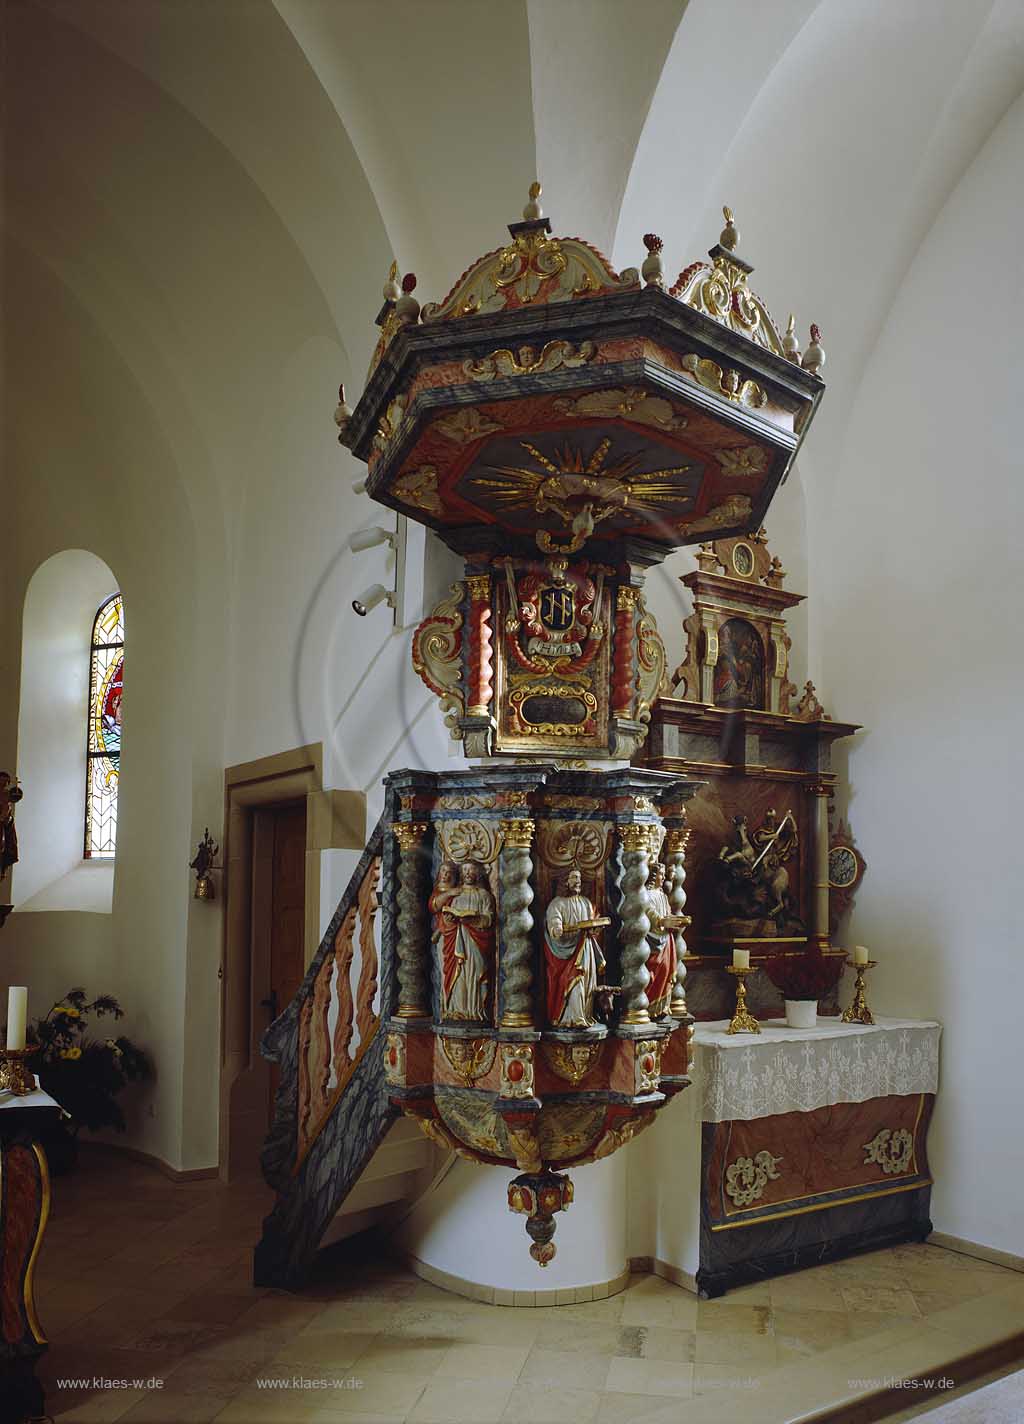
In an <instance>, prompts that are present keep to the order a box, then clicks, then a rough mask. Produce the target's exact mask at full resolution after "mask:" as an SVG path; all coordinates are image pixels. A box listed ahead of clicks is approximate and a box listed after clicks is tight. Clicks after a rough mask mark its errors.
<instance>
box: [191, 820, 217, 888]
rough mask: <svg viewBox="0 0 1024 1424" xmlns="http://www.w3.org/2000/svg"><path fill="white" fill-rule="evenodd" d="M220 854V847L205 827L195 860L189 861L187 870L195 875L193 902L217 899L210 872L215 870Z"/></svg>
mask: <svg viewBox="0 0 1024 1424" xmlns="http://www.w3.org/2000/svg"><path fill="white" fill-rule="evenodd" d="M219 854H220V846H219V845H217V844H216V842H215V841H214V840H213V839H212V838H211V836H210V828H209V826H207V827H206V830H205V831H204V833H203V839H202V840H201V841H200V842H199V845H198V847H197V849H196V856H195V860H192V861H189V869H190V870H194V871H195V873H196V885H195V889H194V890H193V891H192V898H193V899H194V900H215V899H216V898H217V887H216V885H215V884H214V882H213V876H212V875H211V874H210V871H211V870H217V869H219V867H218V866H217V863H216V862H217V856H218V855H219Z"/></svg>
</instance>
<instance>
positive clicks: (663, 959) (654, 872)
mask: <svg viewBox="0 0 1024 1424" xmlns="http://www.w3.org/2000/svg"><path fill="white" fill-rule="evenodd" d="M647 898H648V902H649V909H648V919H649V920H650V922H651V929H650V933H649V934H648V936H647V943H648V944H649V945H650V946H651V953H650V957H649V958H648V960H647V969H648V971H649V973H650V976H651V982H650V984H648V986H647V998H648V1001H649V1004H650V1008H649V1013H650V1016H651V1018H652V1019H658V1018H664V1016H665V1015H666V1014H667V1013H668V1004H669V999H670V997H671V994H672V985H673V982H674V981H675V977H676V938H675V934H674V933H673V926H674V925H675V924H676V923H678V917H676V916H674V915H673V914H672V908H671V906H670V905H669V902H668V895H667V894H666V893H665V867H664V865H663V864H662V863H661V861H660V860H656V861H654V862H653V864H652V865H651V872H650V879H649V880H648V882H647Z"/></svg>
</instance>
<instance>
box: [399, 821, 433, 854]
mask: <svg viewBox="0 0 1024 1424" xmlns="http://www.w3.org/2000/svg"><path fill="white" fill-rule="evenodd" d="M391 829H392V831H393V832H394V834H395V840H396V841H397V842H398V844H399V847H400V848H401V849H402V850H415V849H416V847H417V846H418V845H419V843H420V842H421V841H422V839H423V837H424V836H425V835H426V834H427V830H428V829H429V827H428V825H427V822H426V821H393V822H392V824H391Z"/></svg>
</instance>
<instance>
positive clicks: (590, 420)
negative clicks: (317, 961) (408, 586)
mask: <svg viewBox="0 0 1024 1424" xmlns="http://www.w3.org/2000/svg"><path fill="white" fill-rule="evenodd" d="M539 198H540V189H539V186H538V185H534V187H533V188H532V189H531V193H530V199H529V202H528V203H527V206H526V208H525V209H524V213H523V219H522V221H520V222H514V223H512V224H511V225H510V227H509V240H508V241H507V242H506V243H504V244H502V245H501V246H499V247H498V248H497V249H496V250H494V251H492V252H490V253H487V254H486V255H485V256H483V257H481V258H480V259H479V260H478V261H476V262H474V263H472V264H471V265H470V266H469V267H468V268H467V269H466V271H465V272H464V273H463V274H462V276H461V277H459V278H458V279H457V280H456V281H455V282H454V284H453V286H452V288H451V290H450V291H449V292H448V294H447V295H446V296H444V297H443V298H442V300H441V301H439V302H428V303H426V304H425V305H423V306H422V307H421V306H420V304H419V301H418V299H417V297H416V296H415V289H416V279H415V277H414V276H412V274H406V275H405V276H404V277H402V278H401V280H399V274H398V271H397V268H395V267H393V268H392V271H391V273H390V275H389V278H388V281H387V283H386V285H385V289H384V298H385V300H384V305H383V308H382V309H381V312H380V315H379V317H378V324H379V327H380V336H379V339H378V342H377V346H376V349H375V352H374V355H373V360H372V364H371V367H370V371H369V374H368V377H367V381H366V386H365V389H364V391H363V394H362V396H361V398H360V399H359V401H358V403H357V404H356V406H355V408H354V409H352V408H350V407H349V405H348V403H347V402H346V400H345V396H344V391H342V392H341V398H340V403H339V406H338V410H337V413H336V417H335V418H336V421H337V424H338V427H339V439H340V440H341V442H342V443H343V444H344V445H346V446H347V447H348V448H349V449H350V450H351V451H352V452H353V454H354V455H355V456H356V457H357V458H358V459H360V460H362V461H364V462H365V463H366V466H367V476H366V492H367V494H368V495H369V496H370V497H371V498H373V499H375V500H377V501H379V502H380V503H382V504H384V505H387V506H389V507H390V508H392V509H395V510H397V511H398V512H399V513H400V514H403V515H405V516H406V517H408V518H410V519H414V520H418V521H419V522H421V523H423V524H425V525H426V526H428V528H430V529H432V530H434V531H436V533H437V534H438V535H439V536H440V537H441V538H442V539H443V540H444V541H445V543H446V544H448V545H449V547H450V548H452V549H453V550H454V551H456V552H457V553H458V554H459V555H460V556H461V557H462V559H463V560H464V566H465V567H464V573H463V576H462V577H461V578H460V579H459V580H458V581H457V582H456V583H455V584H454V585H453V587H452V588H451V590H450V592H449V593H448V595H447V596H446V597H445V598H444V599H443V600H442V601H441V602H440V603H439V605H438V606H437V607H436V608H435V609H434V610H433V612H432V613H431V614H430V615H429V616H428V617H427V618H426V619H425V620H424V622H423V623H422V624H421V625H420V627H419V628H418V629H417V630H416V632H415V634H414V637H413V646H412V658H413V666H414V668H415V670H416V672H417V673H418V674H419V676H420V677H421V678H422V680H423V682H424V683H425V684H426V686H427V687H428V688H429V689H430V691H431V692H432V693H433V694H434V695H435V696H436V698H437V700H438V703H439V706H440V710H441V713H442V715H443V717H444V720H445V723H446V725H447V726H448V728H449V730H450V731H451V733H452V735H453V736H454V737H456V738H458V739H460V740H461V741H462V744H463V748H464V751H465V754H466V756H467V757H468V758H469V759H470V760H471V761H472V762H473V763H474V765H473V766H472V767H471V768H470V769H468V770H461V771H454V770H446V771H415V770H401V771H395V772H392V773H391V775H390V776H389V777H388V778H387V785H388V798H389V799H388V805H389V806H390V807H392V808H393V818H394V819H393V824H392V825H391V827H390V835H391V837H392V842H391V844H390V846H389V847H388V848H387V851H386V853H385V854H384V860H383V864H384V875H383V880H382V884H381V889H380V891H379V893H380V895H381V897H382V908H383V910H384V924H385V931H386V933H388V934H393V937H394V951H395V959H396V980H397V983H396V990H395V994H394V997H393V999H391V1000H389V1002H390V1003H391V1004H392V1008H391V1013H390V1017H389V1019H388V1021H387V1023H386V1026H385V1027H386V1045H385V1050H384V1069H385V1074H386V1083H387V1087H386V1091H387V1093H388V1096H389V1100H390V1104H391V1105H392V1107H393V1109H394V1110H397V1111H400V1112H402V1113H404V1114H407V1115H409V1116H410V1117H412V1118H413V1119H414V1120H415V1121H416V1122H417V1123H418V1124H419V1125H420V1126H421V1127H422V1129H423V1131H424V1132H425V1133H426V1134H427V1135H428V1136H429V1137H430V1138H431V1139H433V1140H434V1141H436V1142H438V1143H441V1144H443V1145H445V1146H446V1147H448V1148H450V1149H451V1150H453V1151H455V1152H457V1153H459V1154H460V1155H462V1156H464V1157H467V1158H469V1159H471V1160H473V1161H475V1162H478V1163H489V1164H494V1165H501V1166H505V1167H507V1168H508V1169H509V1170H510V1171H514V1172H515V1173H516V1175H515V1176H514V1177H513V1179H512V1181H511V1182H510V1184H509V1190H508V1204H509V1207H510V1209H511V1210H512V1211H513V1212H515V1213H518V1214H521V1215H523V1216H524V1217H525V1218H526V1227H527V1231H528V1233H529V1235H530V1237H531V1241H532V1244H531V1247H530V1251H531V1254H532V1255H533V1257H534V1259H535V1260H536V1261H537V1262H538V1263H539V1264H540V1265H542V1266H544V1265H546V1264H547V1263H548V1261H550V1259H551V1258H552V1256H553V1255H554V1251H555V1247H554V1243H553V1240H552V1236H553V1233H554V1217H555V1215H556V1214H557V1213H558V1212H560V1211H563V1210H565V1209H566V1208H567V1207H568V1205H569V1203H570V1202H571V1200H572V1182H571V1180H570V1179H569V1177H568V1175H567V1169H569V1168H571V1167H573V1166H575V1165H578V1164H581V1163H585V1162H590V1161H594V1160H597V1159H600V1158H602V1157H605V1156H607V1155H608V1154H610V1153H612V1152H615V1151H616V1150H617V1149H618V1148H620V1147H621V1146H622V1145H623V1144H625V1143H626V1142H628V1141H630V1140H631V1138H633V1137H634V1136H635V1135H636V1134H637V1133H638V1132H639V1131H641V1130H642V1129H644V1128H646V1127H647V1126H648V1125H649V1124H650V1123H651V1122H652V1121H653V1120H654V1119H655V1117H656V1115H657V1114H658V1113H659V1112H660V1111H661V1109H662V1108H663V1107H664V1106H665V1104H666V1103H667V1102H668V1101H669V1100H670V1099H671V1098H672V1097H673V1096H674V1095H675V1094H676V1093H678V1092H679V1091H680V1090H681V1089H682V1088H685V1087H686V1086H687V1084H688V1082H689V1078H688V1068H689V1042H690V1037H691V1034H692V1028H693V1019H692V1016H691V1014H690V1012H689V1011H688V1008H687V1002H686V964H685V960H686V935H687V930H688V926H689V923H690V920H689V917H688V914H687V912H686V901H687V892H686V886H685V881H686V862H685V851H686V846H687V840H688V836H689V828H688V822H687V815H688V808H689V807H690V806H691V805H692V804H693V798H694V796H695V794H696V793H697V792H698V790H699V789H700V780H699V779H698V778H697V777H694V776H692V775H690V774H681V773H680V772H678V771H676V770H675V769H672V768H667V769H666V768H664V767H660V766H646V767H642V766H637V765H630V762H631V760H633V759H635V758H637V756H638V755H639V754H640V752H641V749H642V748H643V746H644V743H645V740H646V739H647V737H648V734H649V730H650V726H651V720H652V714H653V709H654V707H655V705H656V703H657V699H658V698H659V696H660V694H662V692H663V691H665V690H666V689H667V687H668V678H667V668H666V654H665V648H664V644H663V643H662V639H661V636H660V634H659V632H658V628H657V625H656V623H655V620H654V617H653V615H652V613H651V611H650V610H649V609H648V607H647V605H646V602H645V597H644V577H645V573H646V571H647V570H648V569H649V568H650V567H651V566H652V565H654V564H656V563H657V562H659V561H660V560H661V559H663V558H664V557H665V556H666V555H667V554H669V553H670V552H671V551H673V550H674V549H677V548H679V547H681V546H683V545H687V544H693V543H696V542H698V541H699V540H702V539H706V538H708V537H712V536H713V537H716V538H718V539H737V540H747V539H749V538H750V531H752V530H757V529H758V528H759V527H760V524H761V521H762V519H763V517H764V515H765V512H766V510H767V508H768V506H769V504H770V502H771V499H772V496H773V494H774V493H775V490H776V489H777V488H778V486H779V484H780V482H781V481H782V480H783V479H784V477H785V475H786V472H787V470H788V469H789V466H790V464H791V462H792V460H793V458H794V456H795V454H796V451H797V450H798V448H799V446H800V442H801V439H802V438H803V435H804V433H805V432H806V430H807V427H808V425H809V423H810V421H811V419H812V417H813V415H814V412H815V410H816V408H817V405H818V402H819V400H820V399H821V395H822V392H823V389H824V387H823V384H822V381H821V379H820V376H819V374H818V372H819V369H820V367H821V365H822V363H823V361H824V353H823V351H822V349H821V346H820V341H819V339H818V336H817V332H816V329H812V337H811V341H810V343H809V345H808V347H807V350H806V352H805V353H803V355H801V352H800V350H799V348H798V346H797V342H796V338H795V336H794V335H793V332H792V329H791V330H790V331H789V332H788V333H786V334H783V333H781V332H780V331H779V329H778V328H777V327H776V325H775V323H774V321H773V320H772V318H771V316H770V314H769V313H768V311H767V309H766V308H765V306H764V304H763V303H762V302H761V301H760V299H759V298H758V297H757V296H756V294H755V293H754V292H753V291H752V290H751V288H750V287H749V285H748V277H749V274H750V272H751V270H752V269H751V267H750V265H749V264H748V263H747V262H745V261H744V260H743V259H741V258H740V257H739V256H738V255H737V252H736V247H737V244H738V232H737V230H736V227H735V224H734V222H733V220H732V215H731V213H730V212H729V211H728V209H726V210H725V213H726V226H725V228H724V230H723V232H722V234H721V237H720V240H719V242H718V243H717V244H716V245H715V246H714V247H712V249H711V251H710V253H709V254H708V260H707V261H697V262H692V263H689V264H688V265H685V266H684V267H683V269H682V271H681V272H680V274H679V276H678V277H677V278H676V279H675V280H674V281H672V280H670V279H669V278H668V277H667V276H666V275H665V271H664V267H663V261H662V243H661V240H660V239H659V238H658V237H656V236H655V235H653V234H648V235H647V236H646V237H645V238H644V239H643V242H644V246H645V248H646V257H645V259H644V261H643V266H642V271H638V270H636V269H633V268H629V269H626V270H625V271H622V272H617V271H615V270H614V269H613V268H612V267H611V265H610V263H609V262H608V261H607V259H606V258H605V257H604V256H603V255H602V254H601V253H600V252H598V251H597V249H596V248H594V247H593V246H591V245H590V244H589V243H587V242H585V241H583V240H581V239H578V238H562V237H555V236H553V235H552V230H551V224H550V222H549V221H548V219H547V218H546V217H545V216H544V215H543V212H542V210H541V208H540V203H539ZM760 602H761V604H763V605H764V607H763V612H764V616H765V618H766V619H767V620H768V622H769V623H771V620H772V617H773V610H775V609H777V608H778V607H784V606H785V604H786V602H787V597H786V596H780V595H777V594H776V595H775V597H774V602H773V599H772V597H771V596H765V597H762V598H761V600H760ZM770 687H771V696H773V697H774V698H775V699H776V701H778V700H779V699H780V698H781V697H782V695H783V689H782V687H781V685H780V681H779V677H777V676H776V677H773V678H772V679H770ZM384 902H386V903H384Z"/></svg>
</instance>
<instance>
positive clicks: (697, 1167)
mask: <svg viewBox="0 0 1024 1424" xmlns="http://www.w3.org/2000/svg"><path fill="white" fill-rule="evenodd" d="M726 1026H727V1025H726V1021H725V1020H721V1021H713V1022H708V1023H700V1024H698V1025H697V1026H696V1029H695V1033H694V1038H693V1044H692V1049H693V1063H692V1068H691V1077H692V1082H693V1087H692V1089H691V1091H690V1092H689V1093H686V1094H683V1095H682V1100H681V1102H680V1103H679V1105H678V1107H677V1110H676V1112H675V1114H674V1115H672V1116H668V1115H666V1116H665V1118H664V1120H659V1121H658V1122H657V1123H655V1124H654V1125H653V1126H652V1128H651V1130H650V1132H649V1133H648V1134H647V1138H646V1142H644V1143H643V1144H642V1145H641V1144H640V1143H638V1144H637V1148H636V1149H635V1150H636V1151H637V1152H638V1154H642V1153H643V1152H644V1150H646V1151H647V1152H648V1153H649V1154H650V1155H649V1156H648V1158H647V1159H646V1162H643V1163H641V1162H638V1163H637V1164H636V1165H637V1166H639V1167H640V1168H641V1170H640V1173H639V1178H640V1180H643V1181H645V1182H648V1183H653V1184H654V1191H655V1193H656V1194H657V1197H658V1199H657V1200H656V1201H654V1202H651V1203H650V1205H651V1207H652V1208H653V1211H652V1213H651V1215H652V1216H653V1219H654V1220H655V1221H656V1228H655V1233H656V1240H655V1243H654V1246H653V1256H652V1260H651V1265H652V1266H653V1268H654V1269H655V1270H657V1271H658V1273H659V1274H662V1275H665V1276H667V1277H669V1278H670V1279H673V1280H675V1281H676V1282H677V1283H678V1284H681V1285H684V1286H689V1287H690V1288H691V1289H695V1290H697V1291H699V1292H700V1294H701V1295H702V1296H705V1297H709V1296H717V1295H721V1294H722V1292H723V1291H726V1290H728V1289H730V1288H732V1287H735V1286H739V1285H742V1284H745V1283H746V1282H749V1281H755V1280H760V1279H762V1278H764V1277H767V1276H773V1275H778V1274H781V1273H782V1272H785V1271H789V1270H793V1269H795V1268H798V1267H800V1266H807V1265H812V1264H817V1263H820V1262H822V1261H828V1260H836V1259H839V1258H841V1257H843V1256H847V1255H851V1254H853V1253H855V1252H858V1251H864V1250H872V1249H877V1248H879V1247H882V1246H888V1245H893V1244H895V1243H897V1242H901V1241H920V1240H923V1239H924V1238H925V1237H926V1236H927V1235H928V1234H929V1232H930V1231H931V1222H930V1220H929V1204H930V1197H931V1183H932V1178H931V1174H930V1171H929V1167H928V1157H927V1148H926V1137H927V1132H928V1124H929V1120H930V1118H931V1112H932V1106H933V1104H934V1100H935V1094H936V1091H937V1089H938V1065H939V1037H940V1033H941V1028H940V1026H939V1025H938V1024H937V1023H933V1022H928V1021H916V1020H908V1019H893V1018H883V1017H878V1018H876V1021H875V1023H874V1024H873V1025H866V1024H858V1023H853V1024H847V1023H843V1022H841V1021H840V1020H839V1019H838V1018H826V1019H821V1020H819V1022H818V1026H817V1027H816V1028H812V1029H792V1028H788V1027H787V1026H786V1023H785V1021H784V1020H782V1019H776V1020H771V1019H769V1020H762V1022H761V1032H760V1033H759V1034H756V1035H755V1034H735V1035H729V1034H727V1033H726V1032H725V1030H726ZM634 1180H636V1178H634ZM668 1184H672V1187H671V1189H670V1190H668V1191H666V1187H667V1186H668Z"/></svg>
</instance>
